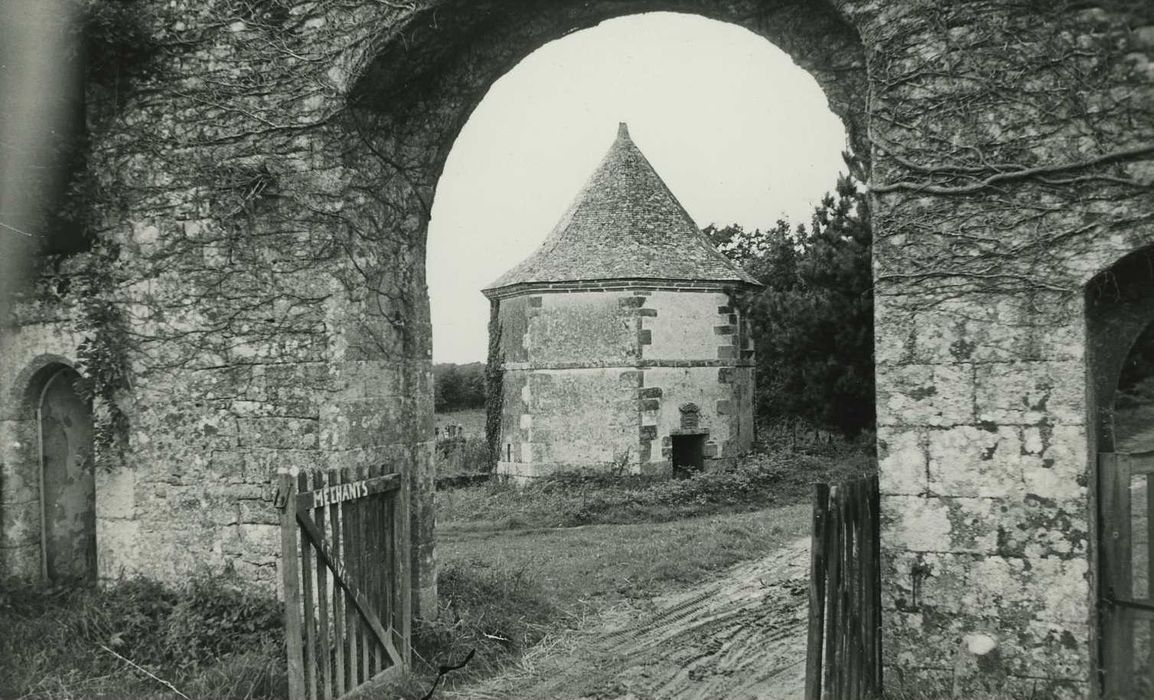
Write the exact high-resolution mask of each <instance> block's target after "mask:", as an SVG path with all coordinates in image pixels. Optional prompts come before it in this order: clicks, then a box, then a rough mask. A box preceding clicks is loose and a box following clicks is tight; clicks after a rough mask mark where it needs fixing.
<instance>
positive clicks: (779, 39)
mask: <svg viewBox="0 0 1154 700" xmlns="http://www.w3.org/2000/svg"><path fill="white" fill-rule="evenodd" d="M656 10H663V11H677V12H687V13H693V14H699V15H702V16H705V17H708V18H711V19H716V20H720V21H725V22H729V23H732V24H735V25H738V26H741V27H744V28H746V29H749V30H750V31H752V32H754V33H756V34H758V35H760V36H762V37H765V38H766V39H767V40H770V41H772V42H774V43H775V44H777V45H778V46H779V47H781V48H782V49H784V50H785V51H787V52H788V53H789V54H790V55H791V56H792V57H793V58H794V60H795V61H796V62H797V63H798V64H799V65H801V66H802V67H804V68H805V69H806V70H807V71H809V72H810V73H811V74H812V75H813V76H814V77H815V78H816V79H817V80H818V82H819V84H821V85H822V87H823V88H824V89H825V90H826V94H827V96H828V98H829V102H830V106H831V108H832V109H833V110H834V111H835V113H837V114H838V115H839V116H840V117H841V118H842V119H843V121H844V123H845V124H846V128H847V132H848V134H849V138H850V141H851V142H852V144H853V146H854V150H855V154H856V155H857V158H858V161H857V163H858V165H859V167H863V168H864V167H866V166H865V164H866V163H868V160H869V155H870V148H869V141H868V134H867V130H866V128H865V114H866V107H865V96H866V93H867V89H868V85H867V80H866V73H865V62H866V61H865V53H864V48H863V46H862V43H861V40H860V39H859V38H858V36H857V31H856V30H855V29H854V27H853V26H852V25H850V24H849V23H848V22H847V21H846V20H845V19H844V18H843V17H842V16H840V15H839V14H838V12H837V11H836V10H835V9H834V8H833V7H832V6H829V5H826V4H824V3H812V2H798V1H794V0H790V1H789V2H783V3H778V4H775V5H773V6H767V5H766V4H764V3H760V2H757V1H756V0H753V1H748V0H741V1H738V2H729V3H724V4H721V5H718V4H715V3H703V2H697V1H695V0H672V1H669V0H665V1H657V2H655V1H653V0H634V1H629V2H620V1H612V0H610V1H605V2H594V3H587V2H564V3H555V2H554V3H537V2H528V3H516V2H513V3H506V4H504V5H498V6H478V5H476V4H475V3H467V2H457V1H455V0H454V1H451V2H444V3H434V4H433V5H431V6H429V7H427V8H423V9H422V10H421V11H418V12H415V13H413V14H412V15H411V16H410V17H407V18H406V19H405V20H404V21H403V22H401V23H400V24H399V26H397V27H396V28H395V29H394V30H393V31H390V33H389V34H388V35H387V37H385V38H384V40H383V41H382V43H380V44H378V45H377V46H375V47H374V48H373V52H372V53H371V54H366V55H365V62H364V64H363V65H362V66H361V67H360V68H359V77H358V79H357V80H355V82H353V84H352V86H351V91H350V95H349V100H350V104H351V107H352V109H351V110H350V113H349V115H348V120H347V122H346V127H347V128H348V129H349V131H350V133H349V134H348V138H349V142H348V145H347V146H346V147H345V150H344V156H343V157H344V159H345V162H346V163H348V164H350V165H353V166H354V167H356V168H357V169H359V170H361V172H362V174H364V175H367V176H369V177H370V178H371V179H372V180H373V181H374V182H375V183H376V187H377V191H378V192H381V193H388V194H387V195H386V196H385V197H380V198H378V200H377V201H375V202H374V201H372V200H371V199H368V200H365V201H364V203H365V204H366V205H367V207H366V210H365V211H364V213H363V215H364V216H365V217H366V218H370V217H372V218H375V219H376V220H392V221H394V222H396V224H395V225H397V226H398V228H400V230H402V231H404V233H405V236H406V237H407V238H408V242H407V243H402V246H403V247H409V246H411V248H410V250H411V254H412V255H413V258H415V259H417V260H423V254H424V239H425V235H426V231H427V225H428V220H429V216H430V213H431V205H432V201H433V197H434V196H435V191H436V185H437V180H438V178H439V177H440V174H441V171H442V170H443V167H444V163H445V159H446V158H447V157H448V155H449V151H450V149H451V147H452V145H453V142H454V141H455V139H456V136H457V134H458V132H459V131H460V129H461V128H462V127H463V126H464V124H465V122H466V121H467V119H468V117H469V115H470V114H471V113H472V111H473V109H474V108H475V107H476V106H477V104H478V103H479V102H480V101H481V99H482V98H483V97H484V95H485V93H486V92H487V90H488V88H489V86H490V85H492V84H493V82H495V81H496V80H497V79H498V78H500V77H501V76H502V75H504V74H505V73H506V72H507V71H508V70H510V69H511V68H512V67H513V66H514V65H515V64H516V63H517V62H519V61H520V60H521V59H522V58H524V57H525V56H527V55H528V54H530V53H532V52H533V51H534V50H536V49H537V48H538V47H540V46H542V45H543V44H545V43H547V42H549V41H552V40H555V39H559V38H561V37H563V36H565V35H566V34H568V33H571V32H573V31H577V30H580V29H582V28H586V27H590V26H593V25H595V24H597V23H598V22H600V21H603V20H605V19H610V18H613V17H619V16H624V15H629V14H637V13H641V12H646V11H656ZM354 164H355V165H354ZM370 164H371V165H370ZM382 200H387V201H382ZM398 204H400V205H401V206H402V207H403V214H404V216H403V217H398V214H397V212H396V207H397V206H398ZM373 210H375V211H373ZM408 274H410V275H411V276H412V277H411V279H410V281H409V283H408V286H409V287H410V289H411V290H412V291H411V292H410V296H411V297H412V298H415V299H416V304H415V305H414V308H415V309H419V311H417V312H416V313H415V314H414V316H415V317H416V318H417V319H418V322H419V323H421V324H422V327H421V330H420V332H419V337H420V340H419V345H420V348H421V349H419V350H417V352H418V353H419V354H421V355H423V356H426V357H427V356H428V350H427V344H428V342H429V336H430V331H429V329H428V327H427V323H428V317H427V313H428V312H427V306H426V304H427V300H426V299H425V296H424V295H425V291H424V279H423V277H424V275H423V270H409V273H408ZM402 294H403V293H402ZM410 322H411V320H410ZM414 347H415V346H414ZM417 470H418V477H417V481H415V482H414V494H415V497H414V499H413V505H414V517H413V531H414V532H415V533H417V534H416V537H415V538H414V546H415V547H416V553H415V556H416V557H417V560H416V561H415V563H414V567H413V570H414V574H415V575H416V576H418V577H422V574H421V573H420V572H422V571H424V572H429V576H435V574H433V573H432V572H433V571H434V568H433V565H432V561H433V554H432V542H433V521H434V517H433V501H432V489H431V487H430V485H431V484H432V475H431V471H429V470H431V463H425V464H422V465H420V466H419V467H417ZM422 472H423V473H422ZM433 585H434V581H433V580H431V578H428V577H424V578H422V579H421V580H417V581H415V582H414V587H415V589H417V590H424V591H426V593H425V596H426V599H431V598H432V597H433V596H434V593H433V590H434V589H433ZM425 607H426V608H427V604H426V605H425Z"/></svg>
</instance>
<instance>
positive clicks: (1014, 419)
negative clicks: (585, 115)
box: [91, 0, 1154, 696]
mask: <svg viewBox="0 0 1154 700" xmlns="http://www.w3.org/2000/svg"><path fill="white" fill-rule="evenodd" d="M194 5H195V4H194V3H191V2H175V3H170V2H160V1H159V0H155V1H154V2H151V3H150V6H151V7H152V8H153V9H154V10H155V21H154V24H153V26H152V33H153V34H154V35H155V36H157V37H159V38H160V39H161V47H160V50H159V51H158V52H157V53H156V55H155V58H153V59H151V60H152V62H153V64H154V65H153V66H152V68H153V69H154V72H153V73H151V74H145V75H143V76H141V77H139V78H137V80H138V83H136V84H133V85H132V86H130V87H131V89H126V90H125V91H122V92H121V94H122V95H128V97H127V99H124V100H121V101H119V102H117V103H116V104H113V103H114V102H116V101H114V100H105V101H104V106H101V104H102V103H101V101H100V100H94V101H93V102H92V104H93V106H94V107H93V112H94V114H93V119H92V120H91V121H92V124H93V129H92V134H93V143H94V153H93V158H92V160H91V167H92V169H93V171H94V172H96V173H98V178H99V179H100V181H101V182H100V184H101V185H102V186H103V191H105V192H109V193H114V194H112V195H110V196H111V197H113V198H114V201H106V202H102V204H103V206H102V207H101V214H102V216H103V221H102V223H103V224H104V225H105V228H106V230H107V231H108V233H107V234H106V236H107V237H108V238H110V239H112V238H115V239H116V241H117V242H118V244H119V247H118V250H117V251H116V252H115V253H113V252H110V251H108V250H97V251H95V252H94V253H93V255H94V256H106V257H108V258H109V264H108V265H106V266H105V269H110V270H114V272H115V274H116V275H118V276H119V277H118V281H119V282H120V283H121V284H119V286H118V287H117V293H118V294H119V295H120V296H118V297H117V301H118V302H119V303H122V305H123V307H124V308H130V309H131V310H132V311H133V313H132V314H131V316H130V317H129V318H128V319H127V320H126V321H125V323H126V324H128V325H129V326H130V328H131V330H132V332H133V333H134V334H135V335H134V340H135V343H136V346H133V347H129V348H127V352H128V353H129V354H130V355H131V356H132V360H133V362H132V363H131V365H130V366H131V380H132V381H131V395H132V399H133V405H132V406H129V407H127V409H126V412H127V414H128V416H127V417H128V425H129V428H128V429H129V430H130V432H131V433H132V434H131V435H130V436H129V438H130V439H129V440H127V441H126V444H127V445H128V449H127V452H126V455H125V460H126V461H128V462H129V463H131V464H134V465H142V466H140V467H139V469H140V472H141V473H140V474H139V475H138V483H140V484H141V486H140V488H139V489H138V492H139V499H140V500H139V503H140V505H141V508H140V509H139V510H140V512H139V513H136V512H134V513H133V515H132V517H133V518H134V520H135V522H134V524H135V525H136V526H137V527H138V530H137V533H138V534H134V535H133V538H134V539H133V542H132V544H133V546H132V547H126V548H125V549H124V552H125V553H124V554H115V555H112V556H111V557H110V559H109V563H110V566H113V567H114V568H115V567H118V566H120V565H121V564H128V565H135V564H139V566H136V567H135V568H137V569H138V570H142V571H144V572H146V573H148V572H150V571H152V570H155V571H156V572H159V573H160V574H163V575H166V576H177V575H179V574H180V572H182V571H185V570H188V569H189V568H190V567H192V566H194V565H195V564H196V563H197V562H198V561H205V560H208V561H213V562H217V561H221V560H227V561H230V562H231V561H237V562H247V561H249V560H250V559H252V557H251V556H249V555H250V554H251V553H252V552H254V551H260V550H261V548H262V547H266V545H267V542H266V541H265V539H267V534H268V533H267V523H262V522H261V518H262V517H263V516H262V515H261V511H259V509H257V508H255V507H250V506H249V505H245V506H244V507H236V506H237V505H238V503H245V504H250V503H251V502H252V501H254V500H256V499H255V497H253V496H252V495H249V496H248V498H241V497H239V496H236V495H234V493H233V491H224V490H222V489H218V488H217V486H218V484H221V483H224V482H226V480H225V479H221V478H215V477H222V476H227V477H228V478H229V479H232V480H235V481H234V483H233V484H231V486H232V487H233V488H234V489H240V490H247V491H256V492H259V489H260V488H261V486H262V485H263V484H266V483H267V482H268V479H269V475H270V473H271V472H272V471H274V470H276V469H280V468H296V467H302V468H303V467H312V466H317V465H322V466H348V467H355V466H358V465H363V464H365V463H367V462H380V461H385V462H387V463H389V464H390V465H393V467H394V468H395V469H397V470H398V471H403V472H405V473H407V474H409V475H410V480H409V486H410V488H411V490H412V492H413V496H414V509H413V525H414V526H415V530H414V532H415V537H414V543H415V546H416V549H417V552H416V557H415V560H414V561H415V566H414V575H415V576H416V584H417V585H416V588H417V589H418V590H421V591H423V592H424V595H423V606H422V607H423V608H424V609H425V610H426V611H427V610H428V609H429V606H430V605H431V604H432V595H433V579H432V557H433V551H432V547H431V542H432V528H433V518H432V512H431V496H430V494H431V492H432V491H431V489H432V483H431V472H430V470H429V465H430V464H431V452H432V422H431V416H432V402H431V389H430V360H429V352H428V350H429V347H428V345H429V338H430V333H429V329H428V306H427V299H425V296H424V294H425V290H424V281H423V258H424V232H425V226H426V223H427V219H428V216H429V203H430V202H431V201H432V197H433V196H434V193H435V189H436V182H437V178H438V176H439V174H440V169H441V167H442V165H443V162H444V159H445V156H446V154H447V153H448V151H449V149H450V147H451V145H452V142H453V138H454V137H455V135H456V133H457V131H458V130H459V129H460V127H461V125H463V124H464V122H465V120H466V119H467V117H468V115H469V113H470V111H471V109H472V107H473V106H474V105H475V104H476V103H477V102H478V101H479V100H480V99H481V97H482V96H483V94H484V92H485V90H486V89H487V88H488V86H489V85H490V84H491V83H492V81H493V80H495V79H496V78H497V77H498V76H499V75H500V74H501V73H502V72H503V71H505V70H507V69H508V68H509V67H511V66H512V65H514V64H515V63H516V61H518V60H519V59H520V58H521V57H523V56H525V55H527V54H528V53H529V52H531V51H532V50H533V49H534V48H536V47H537V46H540V45H541V44H542V43H544V42H546V41H549V40H551V39H554V38H557V37H560V36H563V35H564V34H565V33H566V32H568V31H572V30H574V29H577V28H580V27H583V26H589V25H590V24H592V23H595V22H596V21H599V20H600V19H604V18H608V17H614V16H618V15H622V14H628V13H635V12H641V11H646V10H673V11H684V12H700V13H701V14H704V15H706V16H709V17H712V18H715V19H720V20H724V21H729V22H733V23H735V24H740V25H742V26H746V27H748V28H750V29H752V30H753V31H755V32H758V33H760V34H762V35H763V36H766V37H767V38H769V39H771V40H773V41H774V42H775V43H777V44H778V45H779V46H781V47H782V48H783V49H785V50H786V51H787V52H789V53H790V54H791V55H792V56H794V58H795V60H797V61H798V63H799V64H800V65H802V66H803V67H805V68H806V69H807V70H810V72H811V73H813V74H814V76H815V77H816V78H817V80H818V82H819V83H820V84H821V85H822V86H823V87H824V88H825V89H826V92H827V95H829V97H830V102H831V106H832V107H833V109H834V111H835V112H836V113H838V114H839V115H841V116H842V118H843V119H844V120H845V121H846V123H847V126H848V129H849V131H850V134H851V139H852V140H853V143H854V146H855V150H856V151H858V156H859V157H862V158H864V159H865V162H866V165H865V166H864V167H863V169H862V172H860V173H859V175H860V176H861V178H862V179H864V180H866V181H868V183H869V187H870V192H871V198H872V208H871V211H872V216H873V222H874V231H875V247H874V260H875V273H876V274H875V280H876V284H877V288H876V295H875V298H876V303H875V309H876V321H877V322H876V329H877V338H876V357H877V373H878V374H877V387H878V422H879V429H878V438H879V458H880V463H881V489H882V510H883V515H884V517H885V520H886V522H885V525H884V531H883V535H882V537H883V550H884V552H883V554H884V561H883V564H884V567H885V586H884V588H885V591H884V601H883V604H884V606H885V616H884V619H885V641H886V644H885V648H886V663H887V664H888V666H889V668H890V669H891V670H892V672H890V673H889V674H888V675H887V678H889V679H890V681H891V682H894V683H911V684H915V685H919V686H925V685H927V684H930V683H943V684H946V685H947V686H952V687H955V688H958V689H960V690H959V692H968V691H969V690H971V689H972V690H980V689H981V688H984V687H996V688H998V689H1000V690H1003V691H1007V692H1011V693H1014V692H1016V691H1019V690H1020V691H1021V693H1022V694H1025V695H1028V694H1031V693H1036V692H1039V691H1038V688H1044V690H1043V691H1042V692H1045V689H1053V690H1054V692H1063V693H1066V694H1068V695H1071V696H1084V695H1086V691H1087V689H1088V687H1089V685H1088V684H1089V679H1090V677H1091V676H1092V672H1093V671H1092V669H1093V663H1092V654H1091V649H1092V648H1093V645H1094V642H1093V640H1092V634H1093V625H1092V623H1091V618H1092V615H1093V612H1092V607H1093V600H1094V598H1093V595H1092V588H1091V585H1090V582H1089V580H1088V573H1089V572H1090V570H1091V569H1092V552H1090V551H1089V548H1088V546H1087V541H1088V540H1091V539H1093V536H1094V524H1093V515H1092V510H1091V506H1090V500H1089V495H1088V492H1089V489H1088V480H1089V478H1090V476H1091V472H1090V469H1089V459H1088V457H1089V454H1090V448H1091V440H1092V438H1091V436H1090V433H1091V431H1090V430H1089V429H1088V426H1087V422H1086V412H1087V411H1086V406H1087V396H1086V382H1085V377H1086V372H1087V369H1088V362H1089V360H1088V358H1087V353H1086V351H1085V346H1086V342H1085V341H1086V324H1085V321H1086V308H1085V306H1084V304H1083V297H1082V295H1081V292H1082V289H1083V285H1084V284H1085V282H1086V281H1087V280H1088V279H1089V278H1090V277H1092V276H1093V275H1094V274H1095V273H1096V272H1097V271H1099V270H1101V269H1103V268H1105V267H1106V266H1107V265H1109V264H1111V263H1112V262H1113V261H1114V260H1116V259H1117V258H1118V257H1120V256H1121V255H1122V254H1124V253H1126V252H1128V251H1131V250H1135V249H1137V248H1139V247H1141V246H1143V245H1145V244H1148V243H1150V242H1151V241H1154V203H1152V201H1151V198H1150V197H1149V191H1150V187H1151V185H1152V184H1154V110H1152V109H1150V105H1151V104H1152V102H1151V101H1152V100H1154V86H1152V84H1151V80H1150V74H1151V73H1150V70H1151V69H1150V66H1151V64H1152V63H1154V7H1152V6H1150V5H1149V3H1143V2H1133V1H1132V0H1112V1H1111V2H1103V3H1100V4H1099V5H1098V6H1096V7H1093V8H1089V7H1086V6H1085V5H1084V4H1083V3H1075V2H1068V3H1067V2H1055V3H1041V2H1034V1H1033V0H1013V1H1011V2H998V3H993V2H970V3H924V2H913V1H897V2H893V3H877V2H868V1H866V0H829V1H828V2H822V1H820V0H806V1H802V0H764V1H754V0H749V1H748V2H744V1H742V2H737V1H734V2H724V3H706V2H703V1H702V2H691V1H690V0H666V1H664V2H661V1H657V0H646V1H642V0H636V1H633V0H620V1H616V2H612V1H610V0H600V1H597V2H592V3H578V2H575V1H574V2H553V3H549V2H544V1H539V0H505V1H499V0H493V1H492V2H473V3H469V2H464V1H463V0H412V1H409V2H391V1H390V2H376V1H374V2H368V1H367V0H366V1H365V2H356V1H352V2H347V3H342V4H340V5H339V6H331V7H330V6H328V5H325V6H321V7H313V8H312V9H309V8H307V7H303V6H302V7H299V8H295V9H294V10H293V11H288V10H286V11H285V12H283V13H280V14H277V13H274V12H269V13H265V14H261V15H256V14H253V15H252V16H248V15H246V16H245V17H242V18H240V19H236V20H235V21H234V18H233V17H232V16H231V15H230V16H228V17H223V18H222V17H220V16H217V15H214V14H213V12H212V11H210V10H205V11H204V12H200V11H199V10H198V11H197V12H193V11H191V9H190V8H192V7H193V6H194ZM196 7H198V8H199V7H200V6H199V5H196ZM218 14H219V13H218ZM165 41H167V42H169V43H167V44H165V43H164V42H165ZM141 348H144V349H146V350H147V352H143V351H142V350H141ZM125 391H126V392H127V391H128V390H127V389H126V390H125ZM173 395H178V396H186V397H195V399H194V400H192V401H188V402H183V403H179V404H177V403H175V402H173V401H172V399H171V397H172V396H173ZM162 498H163V499H167V500H164V501H163V502H164V503H171V504H173V505H174V507H175V510H174V509H173V508H172V507H168V508H159V507H155V505H154V504H155V503H158V502H161V499H162ZM230 508H231V509H232V510H231V511H230ZM230 512H237V513H239V515H238V516H237V517H236V518H233V516H231V515H230V514H229V513H230ZM222 522H223V523H224V525H221V523H222ZM197 528H204V530H203V531H208V532H212V533H214V535H213V537H212V538H210V541H206V542H200V541H197V540H196V539H195V538H193V537H190V536H189V533H190V532H193V531H197ZM262 528H265V529H262ZM262 538H264V539H262ZM134 548H135V549H134ZM133 551H157V552H159V551H163V552H166V553H171V555H172V556H171V557H167V558H162V559H158V560H157V561H151V560H150V561H144V560H139V561H136V562H132V561H128V558H130V557H131V556H133V554H132V552H133ZM268 565H269V563H268V561H264V560H262V561H261V562H259V563H258V564H255V565H253V566H254V567H260V566H268ZM976 634H981V635H984V636H985V637H988V638H990V639H992V640H994V642H995V648H996V649H997V655H998V656H997V658H996V659H994V660H993V662H990V659H986V661H987V662H988V663H983V664H981V665H978V666H976V667H973V668H971V667H969V666H966V667H964V668H962V667H957V666H956V664H955V661H956V657H957V653H958V649H959V646H960V645H961V644H962V642H963V641H964V640H965V639H966V638H967V637H968V636H970V635H976ZM959 668H960V669H961V670H959Z"/></svg>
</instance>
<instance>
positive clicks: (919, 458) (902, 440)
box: [877, 428, 966, 495]
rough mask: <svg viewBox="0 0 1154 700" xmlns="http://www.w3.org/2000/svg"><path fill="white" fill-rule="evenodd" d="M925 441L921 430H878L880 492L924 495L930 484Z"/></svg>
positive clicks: (925, 437)
mask: <svg viewBox="0 0 1154 700" xmlns="http://www.w3.org/2000/svg"><path fill="white" fill-rule="evenodd" d="M927 442H928V438H927V436H926V433H925V431H924V430H922V429H909V428H883V429H881V430H879V431H878V443H877V449H878V481H879V488H880V489H881V492H882V493H884V494H902V495H920V494H924V493H925V492H926V489H927V488H928V485H929V465H928V463H929V456H928V454H927ZM953 495H966V494H953Z"/></svg>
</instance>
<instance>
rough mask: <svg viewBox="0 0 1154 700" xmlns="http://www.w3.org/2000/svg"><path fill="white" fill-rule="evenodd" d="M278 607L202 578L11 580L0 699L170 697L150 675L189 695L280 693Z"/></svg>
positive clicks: (5, 596) (1, 596)
mask: <svg viewBox="0 0 1154 700" xmlns="http://www.w3.org/2000/svg"><path fill="white" fill-rule="evenodd" d="M281 614H282V608H281V605H280V603H278V602H277V601H276V600H275V599H272V598H271V597H265V596H261V595H256V594H253V593H250V592H245V591H243V590H241V589H240V588H237V587H234V586H233V585H232V583H231V582H230V581H228V580H222V579H221V578H210V577H208V576H198V577H194V578H193V579H192V580H191V581H190V582H189V583H188V584H186V585H185V586H183V587H179V588H172V587H168V586H164V585H162V584H159V583H157V582H155V581H151V580H148V579H128V580H125V581H121V582H119V583H117V584H115V585H112V586H109V587H107V588H103V589H98V588H90V587H68V586H58V587H53V588H48V589H44V588H42V587H32V586H21V585H11V584H9V585H6V586H5V587H4V588H0V630H3V634H0V697H22V698H52V699H56V698H77V697H110V698H111V697H150V698H168V697H173V698H175V697H178V696H177V694H176V693H174V692H173V691H172V690H171V689H170V688H169V687H168V686H166V685H165V684H163V683H162V682H161V681H158V680H156V679H154V678H152V677H150V676H149V675H148V674H149V673H151V674H152V675H153V676H156V677H157V678H159V679H162V680H164V681H167V682H168V683H171V684H172V686H173V687H175V688H176V689H178V690H179V691H180V692H182V693H184V694H186V695H188V696H190V697H194V698H223V699H233V698H236V699H241V698H280V697H284V695H285V693H286V692H287V685H286V681H285V669H284V652H283V648H284V644H283V631H282V622H281ZM126 660H127V661H126ZM130 662H131V663H130ZM134 664H135V666H134ZM142 669H143V670H142Z"/></svg>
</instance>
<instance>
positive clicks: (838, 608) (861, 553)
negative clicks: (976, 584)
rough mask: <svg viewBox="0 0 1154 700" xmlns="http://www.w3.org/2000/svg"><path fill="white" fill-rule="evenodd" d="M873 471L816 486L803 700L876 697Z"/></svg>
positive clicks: (877, 574)
mask: <svg viewBox="0 0 1154 700" xmlns="http://www.w3.org/2000/svg"><path fill="white" fill-rule="evenodd" d="M878 506H879V498H878V478H877V476H876V475H875V476H870V477H865V478H862V479H855V480H852V481H848V482H845V483H841V484H834V485H832V486H830V485H828V484H815V489H814V501H813V544H812V549H811V551H810V578H809V640H808V646H807V649H806V669H805V697H806V700H822V699H823V698H826V699H832V700H859V699H862V700H864V699H866V698H876V697H880V696H881V689H882V657H881V650H882V636H881V621H882V618H881V559H880V553H879V539H878V532H879V517H878Z"/></svg>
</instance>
